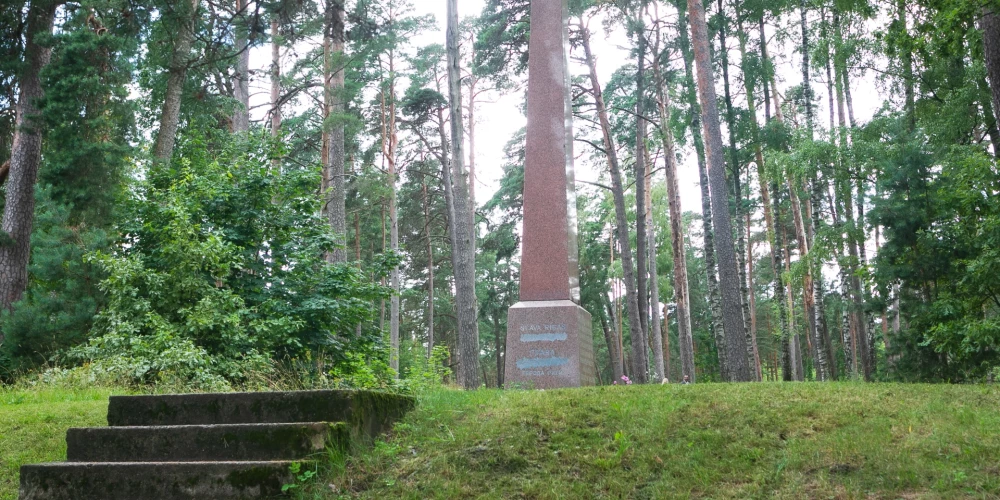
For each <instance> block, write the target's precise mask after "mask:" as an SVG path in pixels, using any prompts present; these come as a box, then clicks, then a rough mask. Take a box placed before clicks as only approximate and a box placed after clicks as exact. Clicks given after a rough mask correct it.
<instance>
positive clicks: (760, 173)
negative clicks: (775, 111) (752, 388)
mask: <svg viewBox="0 0 1000 500" xmlns="http://www.w3.org/2000/svg"><path fill="white" fill-rule="evenodd" d="M737 19H739V21H738V24H737V31H738V32H739V33H740V36H739V41H740V60H741V61H744V62H745V61H747V43H746V42H747V33H746V31H744V29H743V22H742V17H740V16H737ZM744 72H745V71H744ZM743 83H744V87H745V90H746V99H747V107H748V108H749V109H750V110H752V112H751V113H750V114H749V118H750V131H751V132H750V133H751V140H752V141H753V145H754V160H755V163H756V164H757V182H758V184H759V187H760V199H761V205H763V208H764V224H765V229H766V231H767V242H768V256H769V258H770V262H771V272H772V273H774V274H777V272H778V270H777V266H776V265H775V261H774V215H773V213H772V212H771V194H770V192H769V190H768V188H767V176H766V173H765V170H764V152H763V149H762V146H761V141H760V124H758V123H757V105H756V96H755V95H754V90H755V87H754V81H753V79H752V78H744V79H743ZM764 90H767V83H766V81H765V84H764ZM766 101H767V96H766V95H765V102H766ZM747 234H750V214H749V213H748V214H747ZM747 263H748V264H749V266H750V267H749V268H748V269H747V277H748V281H749V283H748V284H749V285H750V293H749V295H748V298H749V299H750V306H751V307H750V325H751V328H752V332H751V334H752V336H753V339H754V342H753V348H754V361H755V363H756V368H757V378H758V379H763V371H762V370H761V361H760V352H759V350H758V348H757V312H756V303H755V293H754V287H753V249H752V247H751V248H750V249H749V250H748V251H747Z"/></svg>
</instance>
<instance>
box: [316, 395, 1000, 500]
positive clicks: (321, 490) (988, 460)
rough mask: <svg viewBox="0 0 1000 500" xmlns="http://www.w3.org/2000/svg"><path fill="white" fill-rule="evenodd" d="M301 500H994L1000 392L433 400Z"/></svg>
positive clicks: (999, 468) (999, 486) (999, 465)
mask: <svg viewBox="0 0 1000 500" xmlns="http://www.w3.org/2000/svg"><path fill="white" fill-rule="evenodd" d="M318 478H319V481H318V483H320V484H316V485H310V488H307V491H308V490H310V489H311V490H313V493H311V494H308V495H303V497H304V498H344V497H361V498H372V499H387V498H415V499H416V498H480V497H481V498H538V499H543V498H544V499H548V498H553V499H554V498H566V499H585V498H636V499H643V498H650V499H658V498H741V499H742V498H796V499H798V498H892V499H895V498H905V499H913V498H931V499H932V498H1000V387H998V386H947V385H898V384H860V383H835V384H815V383H810V384H775V383H764V384H728V385H726V384H698V385H690V386H681V385H669V386H661V385H649V386H637V385H632V386H617V387H597V388H587V389H574V390H555V391H503V392H501V391H493V390H486V391H478V392H461V391H455V390H440V391H435V392H431V393H428V394H425V395H423V396H422V397H421V398H420V404H419V406H418V408H417V409H416V410H415V411H413V412H412V413H411V414H410V415H409V416H408V417H407V418H406V419H405V420H404V421H403V422H401V423H399V424H397V426H396V429H395V432H394V435H393V436H391V437H390V438H388V439H386V440H383V441H380V442H378V443H376V445H375V446H374V448H372V449H370V450H369V451H367V452H363V453H361V454H360V455H358V456H356V457H355V458H352V459H350V461H349V462H348V463H347V467H346V468H344V469H341V470H339V471H338V470H329V471H327V472H325V473H324V474H320V475H319V476H318Z"/></svg>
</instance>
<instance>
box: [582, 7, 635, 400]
mask: <svg viewBox="0 0 1000 500" xmlns="http://www.w3.org/2000/svg"><path fill="white" fill-rule="evenodd" d="M579 24H580V30H581V34H582V37H581V41H582V44H583V50H584V54H585V57H586V62H587V66H588V68H589V70H590V84H591V86H592V89H593V94H594V101H595V102H596V103H597V114H598V118H599V119H600V124H601V130H602V135H603V138H604V149H605V151H604V153H605V155H606V156H607V160H608V169H609V170H610V173H611V188H612V189H611V192H612V196H613V197H614V205H615V222H616V226H617V227H616V228H615V230H616V234H617V236H618V247H619V248H620V249H621V259H622V274H623V280H624V281H625V298H626V302H627V303H628V304H627V305H628V316H629V322H628V323H629V333H630V334H631V336H632V339H631V340H632V356H631V357H632V373H633V379H634V380H635V381H636V382H638V383H646V382H648V380H649V379H648V377H647V371H648V367H649V357H648V353H647V351H646V338H645V335H644V333H643V331H642V327H641V324H640V323H639V318H640V317H641V316H640V312H639V300H638V290H637V288H636V277H635V266H634V263H633V262H632V260H633V259H632V242H631V240H630V239H629V230H628V229H629V228H628V218H627V212H626V209H625V190H624V187H623V184H624V183H623V182H622V175H621V168H620V167H619V163H618V153H617V150H616V149H615V145H614V140H613V139H612V136H611V121H610V120H609V119H608V110H607V107H606V106H605V104H604V95H603V93H602V92H601V82H600V80H599V79H598V77H597V63H596V62H595V60H594V54H593V52H592V51H591V47H590V32H589V30H588V28H587V27H586V26H585V25H584V24H583V20H580V21H579ZM642 258H645V257H644V256H643V257H642Z"/></svg>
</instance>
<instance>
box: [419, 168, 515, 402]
mask: <svg viewBox="0 0 1000 500" xmlns="http://www.w3.org/2000/svg"><path fill="white" fill-rule="evenodd" d="M421 188H422V189H421V193H422V194H423V205H424V236H425V237H426V238H427V359H430V357H431V355H432V354H433V353H434V244H433V241H432V240H431V208H430V197H429V196H428V195H427V179H426V178H423V181H422V186H421ZM498 387H503V383H502V382H501V383H500V385H498Z"/></svg>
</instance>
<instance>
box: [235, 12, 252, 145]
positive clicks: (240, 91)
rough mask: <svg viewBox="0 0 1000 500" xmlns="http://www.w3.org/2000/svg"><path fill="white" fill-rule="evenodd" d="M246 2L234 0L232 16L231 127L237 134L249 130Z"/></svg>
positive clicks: (248, 60) (248, 52)
mask: <svg viewBox="0 0 1000 500" xmlns="http://www.w3.org/2000/svg"><path fill="white" fill-rule="evenodd" d="M247 3H248V2H247V0H236V15H235V16H234V18H233V30H234V31H235V33H236V36H235V40H234V41H235V43H234V46H235V47H234V48H235V49H236V51H237V53H236V75H235V78H234V80H235V81H234V82H233V98H234V99H235V100H236V109H234V110H233V116H232V122H233V124H232V127H233V132H234V133H237V134H238V133H242V132H246V131H248V130H250V40H249V36H248V31H249V30H248V27H247V22H246V13H245V11H246V8H247Z"/></svg>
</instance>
